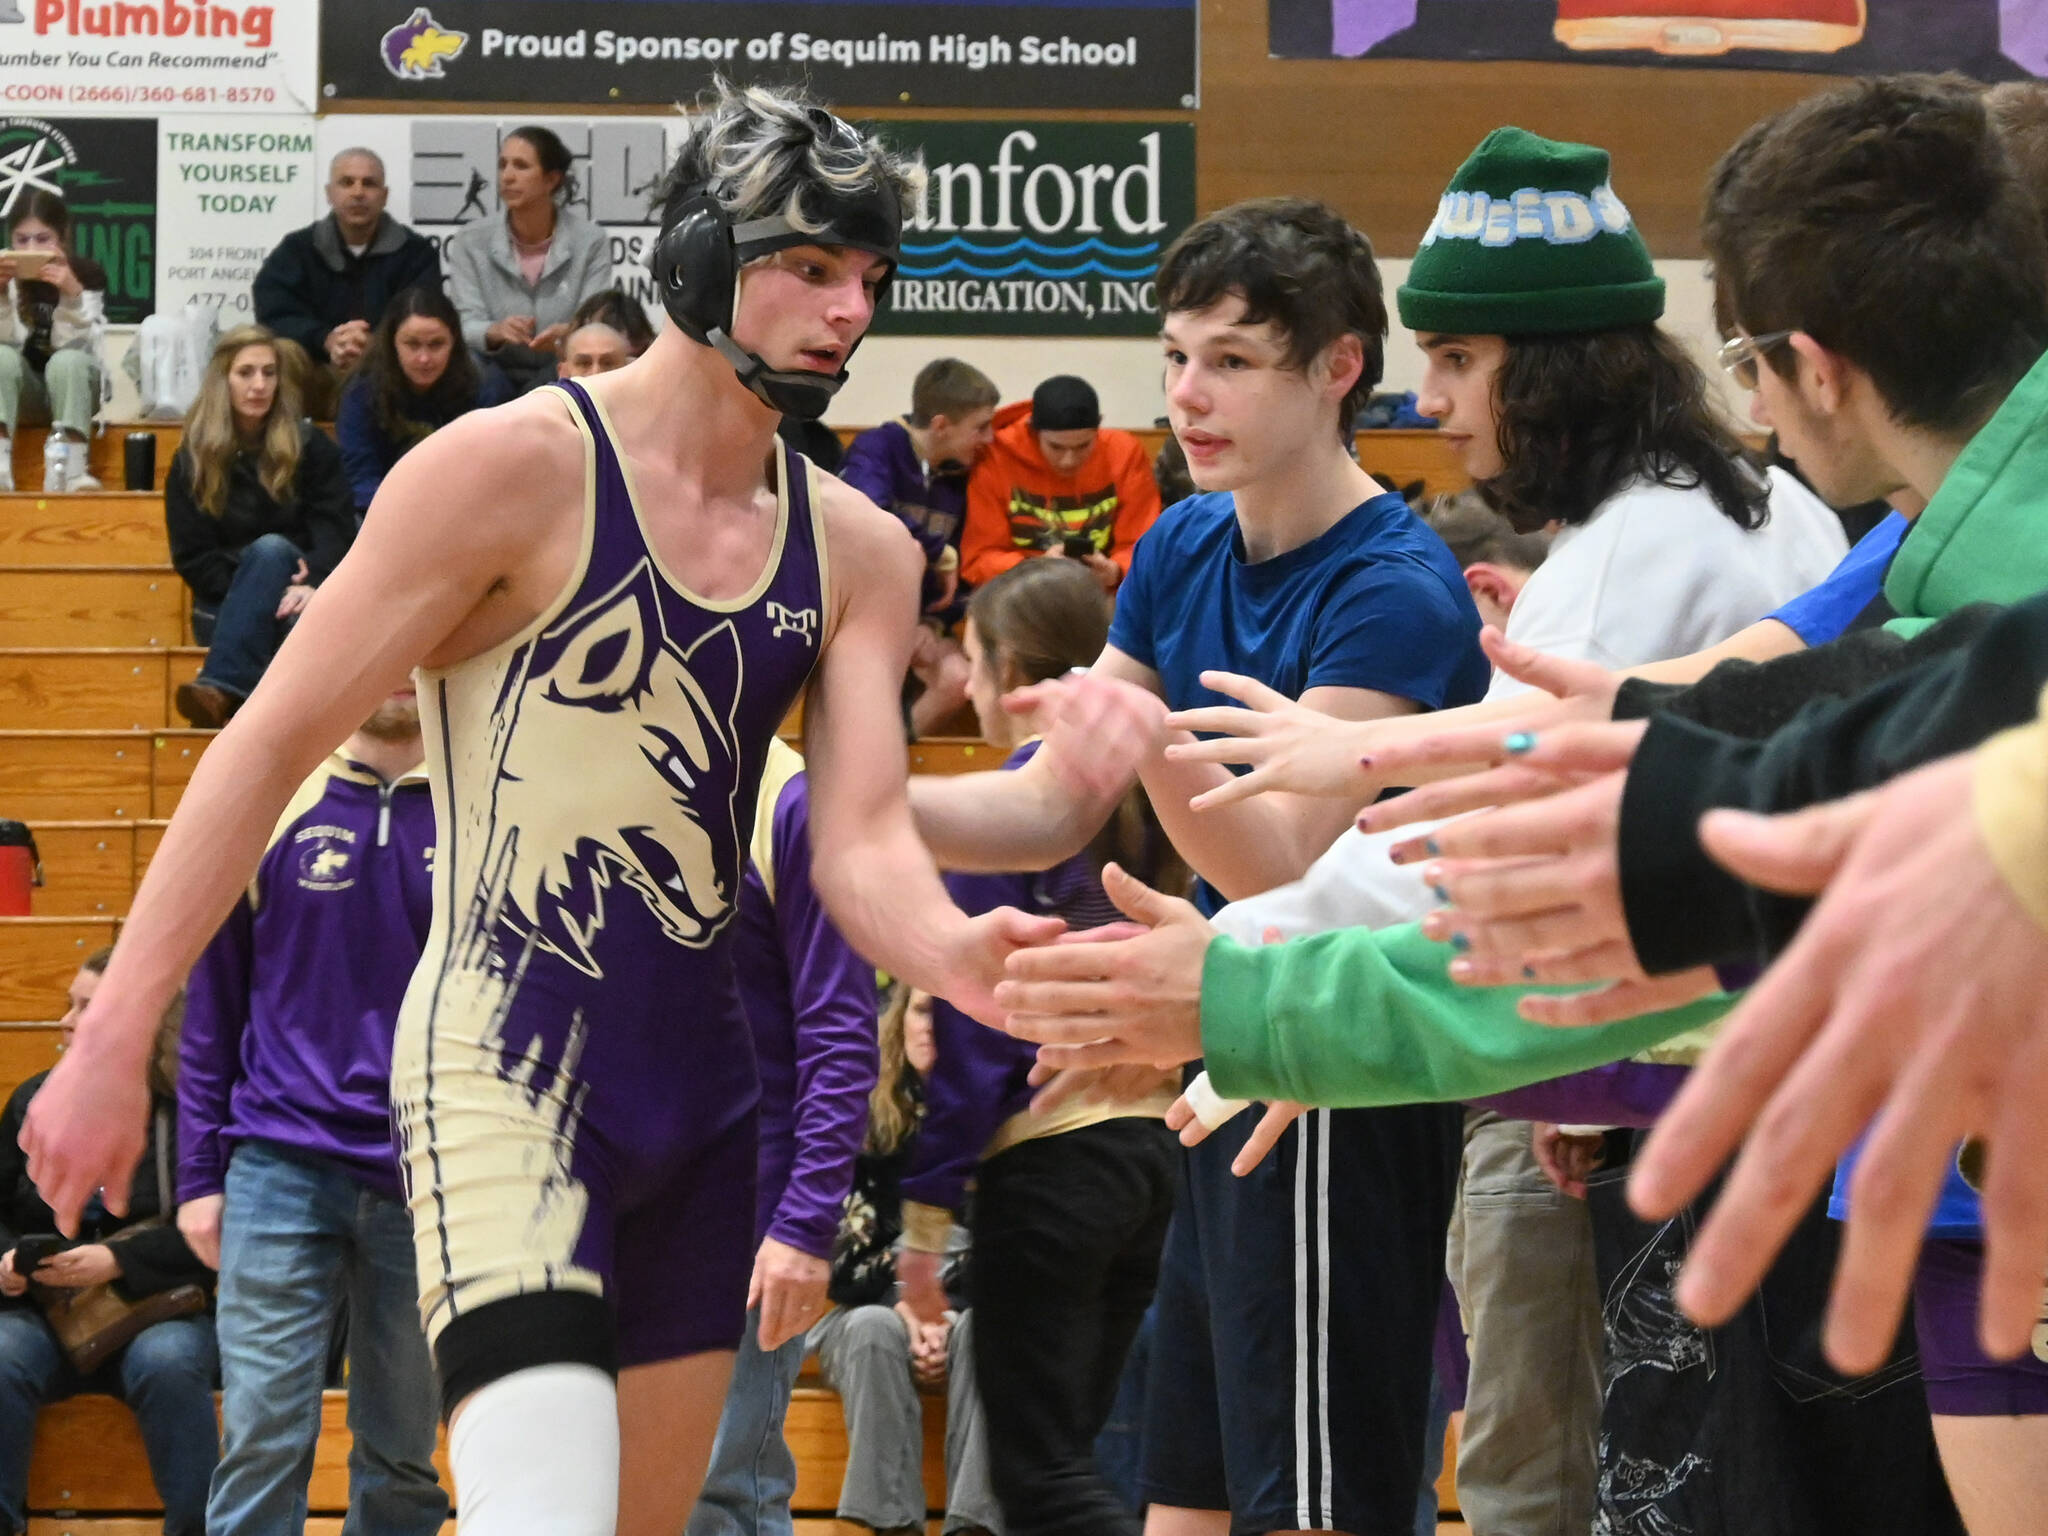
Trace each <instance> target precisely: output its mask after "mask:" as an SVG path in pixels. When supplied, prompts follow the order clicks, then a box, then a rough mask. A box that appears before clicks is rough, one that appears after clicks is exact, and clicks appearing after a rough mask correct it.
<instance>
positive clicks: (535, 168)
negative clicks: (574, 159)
mask: <svg viewBox="0 0 2048 1536" xmlns="http://www.w3.org/2000/svg"><path fill="white" fill-rule="evenodd" d="M569 158H570V157H569V146H568V145H566V144H564V143H563V142H562V141H561V140H560V139H559V138H557V137H556V136H555V135H554V134H553V133H552V132H550V131H549V130H548V129H546V128H536V127H531V126H529V127H525V128H515V129H514V130H513V131H512V132H511V133H508V134H506V135H505V141H504V143H503V144H501V145H500V146H499V148H498V202H499V204H500V205H501V206H502V207H503V208H504V210H505V211H504V216H503V217H502V218H494V219H484V220H482V221H480V222H478V223H475V224H470V225H467V226H465V227H464V228H462V229H459V230H457V231H456V232H455V234H454V235H453V236H451V237H450V238H449V241H448V244H447V247H446V255H447V258H448V292H449V295H450V296H451V297H452V298H453V299H454V300H455V307H456V308H457V309H459V310H460V311H461V312H462V339H463V341H464V342H466V343H467V344H468V345H469V346H470V347H471V348H473V349H475V350H476V351H478V352H481V353H483V354H484V356H485V357H486V358H487V359H488V360H489V361H490V363H491V364H493V365H494V366H495V367H497V368H499V369H500V370H502V371H503V372H504V374H505V376H506V377H507V378H508V379H509V380H510V381H511V382H512V386H513V388H514V390H515V391H517V392H523V391H525V390H528V389H531V388H532V387H533V386H534V385H536V384H539V383H543V382H545V381H546V380H548V379H551V378H553V377H554V376H555V354H556V353H557V352H558V351H559V350H560V348H561V345H562V343H563V341H565V340H566V339H567V338H568V335H569V330H570V326H571V322H572V319H573V317H574V315H575V313H576V307H577V306H578V305H579V304H581V303H582V302H583V301H584V300H585V299H586V298H589V297H590V296H591V295H592V294H595V293H598V292H599V291H601V290H603V289H606V288H609V287H611V285H612V246H611V237H610V236H609V235H607V234H606V233H605V232H604V230H603V229H602V228H600V227H599V226H598V225H596V224H594V223H592V222H591V221H590V220H589V219H587V218H585V217H584V216H583V215H582V214H581V213H578V212H577V211H576V208H575V206H574V203H575V198H576V182H575V178H574V177H573V176H571V175H570V174H569Z"/></svg>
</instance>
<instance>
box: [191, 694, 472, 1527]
mask: <svg viewBox="0 0 2048 1536" xmlns="http://www.w3.org/2000/svg"><path fill="white" fill-rule="evenodd" d="M424 756H425V753H424V751H423V749H422V747H421V745H420V716H419V707H418V705H417V703H416V702H415V700H414V698H413V691H412V689H411V687H410V686H408V687H406V688H405V689H404V690H403V691H402V692H400V693H398V694H394V695H393V696H392V697H391V698H389V699H387V700H386V701H385V702H384V703H383V705H381V706H380V707H379V708H378V710H377V712H376V713H375V714H373V715H372V716H371V717H370V718H369V719H368V720H366V721H364V722H363V725H362V728H361V729H360V730H358V731H357V732H356V733H355V734H354V735H353V736H351V737H350V738H349V739H348V740H347V741H346V742H344V743H342V745H341V749H340V750H339V751H338V752H336V753H335V754H334V756H332V757H330V758H329V759H328V760H327V761H326V762H325V763H324V764H322V765H321V767H320V768H319V769H317V770H316V771H315V772H314V775H313V777H312V778H311V779H309V780H308V781H307V782H306V785H305V787H304V788H303V789H301V790H300V792H299V794H298V796H297V797H296V798H295V799H294V800H293V802H292V808H291V809H290V810H288V811H286V812H285V815H284V818H283V819H282V820H281V821H280V822H279V823H278V825H277V828H276V830H275V831H274V832H273V833H272V834H271V838H270V849H269V852H267V853H266V854H265V855H264V858H263V863H262V865H261V866H260V867H259V869H258V871H257V875H256V879H255V881H254V883H253V884H252V885H251V887H250V889H249V890H248V891H247V892H246V893H244V895H243V896H242V898H241V900H240V901H238V902H237V903H236V904H235V909H234V911H232V912H231V913H229V914H228V917H227V920H226V921H225V922H224V923H222V924H221V927H220V931H219V932H218V933H216V934H215V935H214V937H213V941H212V942H211V943H210V944H209V945H208V946H207V948H206V952H205V953H204V954H203V955H201V956H200V959H199V963H198V964H197V965H196V966H194V967H193V970H192V979H191V982H190V985H189V992H188V998H187V1004H186V1013H185V1030H184V1042H183V1045H182V1048H181V1050H180V1053H179V1059H180V1071H179V1075H178V1111H179V1123H178V1132H179V1135H178V1146H179V1154H178V1196H179V1201H180V1204H179V1207H178V1228H179V1230H180V1231H182V1232H183V1233H184V1234H185V1236H186V1238H187V1240H188V1241H190V1243H191V1245H192V1249H193V1251H194V1252H195V1253H197V1254H198V1255H199V1257H200V1258H201V1259H203V1260H204V1261H205V1262H206V1263H208V1264H210V1265H212V1266H213V1267H214V1268H216V1269H218V1270H219V1271H220V1309H219V1330H220V1359H221V1377H222V1386H223V1388H224V1391H223V1393H222V1397H221V1421H222V1429H223V1443H222V1447H221V1462H220V1469H219V1471H218V1472H216V1473H215V1474H214V1479H213V1492H212V1495H211V1497H210V1499H209V1500H208V1503H207V1530H208V1531H209V1532H210V1533H212V1536H242V1533H254V1532H268V1531H287V1530H298V1529H300V1528H301V1527H302V1526H303V1525H304V1524H305V1519H306V1478H307V1474H308V1473H309V1472H310V1471H311V1470H312V1465H313V1447H314V1443H315V1442H316V1441H317V1440H318V1439H319V1437H320V1392H321V1386H322V1384H323V1378H324V1375H325V1372H324V1370H323V1369H322V1367H323V1366H324V1364H325V1362H326V1359H327V1355H328V1349H329V1345H330V1342H331V1340H332V1339H333V1336H334V1325H335V1317H336V1314H337V1313H338V1312H340V1310H341V1309H342V1307H343V1306H344V1304H345V1305H346V1306H347V1309H348V1358H349V1373H348V1422H349V1428H350V1429H351V1430H352V1431H353V1432H354V1435H355V1447H354V1450H353V1452H352V1453H351V1455H350V1465H349V1525H350V1528H351V1529H355V1528H358V1527H359V1528H361V1529H362V1530H365V1531H376V1532H378V1533H379V1536H433V1533H436V1532H438V1531H439V1530H440V1529H441V1524H442V1522H443V1521H444V1520H446V1519H447V1518H448V1496H447V1494H446V1493H444V1492H443V1491H442V1489H441V1485H440V1482H439V1479H438V1478H437V1476H436V1474H435V1471H434V1428H435V1423H436V1421H437V1420H438V1419H439V1417H440V1395H439V1393H438V1391H437V1389H436V1387H435V1384H434V1366H433V1361H432V1359H431V1358H430V1357H429V1355H428V1353H427V1342H426V1336H425V1335H424V1334H423V1333H422V1332H421V1331H420V1320H419V1308H418V1304H417V1301H416V1299H415V1298H416V1286H415V1278H414V1250H413V1235H412V1216H411V1213H410V1212H409V1211H408V1210H407V1209H406V1204H405V1195H404V1191H403V1188H402V1186H401V1183H400V1179H399V1172H398V1158H397V1156H396V1153H395V1150H394V1148H393V1145H392V1139H391V1093H390V1075H391V1041H392V1034H393V1031H394V1029H395V1028H396V1026H397V1021H398V1005H399V1003H400V1001H401V1000H402V999H403V998H404V996H405V988H406V984H407V983H408V982H409V981H410V980H411V978H412V972H413V967H414V966H415V965H417V964H418V963H419V958H420V950H421V947H422V946H423V945H424V944H425V943H426V937H427V923H428V917H429V914H430V910H431V905H432V889H431V875H432V865H431V860H432V858H433V855H434V806H433V801H432V799H431V797H430V796H429V795H428V793H427V778H426V774H425V772H424V771H423V770H422V768H421V766H420V765H421V760H422V758H423V757H424Z"/></svg>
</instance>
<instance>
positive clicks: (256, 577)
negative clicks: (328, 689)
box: [192, 533, 306, 699]
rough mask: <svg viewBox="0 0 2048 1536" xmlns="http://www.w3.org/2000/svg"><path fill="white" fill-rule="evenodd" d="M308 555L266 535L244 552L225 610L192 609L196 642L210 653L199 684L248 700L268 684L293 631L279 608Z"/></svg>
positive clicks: (282, 538) (286, 541) (280, 536)
mask: <svg viewBox="0 0 2048 1536" xmlns="http://www.w3.org/2000/svg"><path fill="white" fill-rule="evenodd" d="M305 558H306V556H305V552H304V551H303V550H301V549H300V548H299V546H298V545H296V544H294V543H293V542H292V541H291V540H290V539H288V538H286V537H285V536H284V535H283V534H281V533H266V534H264V535H263V537H262V538H260V539H258V540H256V542H255V543H253V544H251V545H249V546H248V547H247V548H246V549H244V550H243V551H242V558H241V560H240V561H239V562H238V563H237V564H236V566H235V579H234V580H233V581H231V582H229V583H228V595H227V596H226V597H224V598H222V599H221V601H220V607H219V608H217V609H215V608H206V607H203V606H201V605H199V604H197V603H195V604H194V605H193V607H192V638H193V639H195V640H197V641H198V642H199V643H200V644H201V645H203V646H206V647H207V652H206V661H205V663H204V664H203V665H201V667H200V668H199V681H200V682H202V683H211V684H212V685H213V686H214V687H216V688H218V689H220V690H221V691H222V692H224V693H232V694H233V695H234V696H235V697H236V698H238V699H246V698H247V697H249V695H250V694H252V693H254V692H255V691H256V685H257V683H259V682H261V681H262V680H263V669H264V668H265V667H267V666H269V665H270V658H271V657H273V656H275V655H276V654H277V648H278V647H279V646H280V645H282V644H284V637H285V631H286V630H287V629H289V628H290V627H291V626H290V624H289V623H280V622H279V621H278V617H277V605H278V603H279V602H280V601H281V600H282V599H283V597H284V592H285V588H286V587H289V586H290V585H291V584H292V573H293V572H295V571H297V570H298V568H299V562H300V561H301V560H303V559H305Z"/></svg>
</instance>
